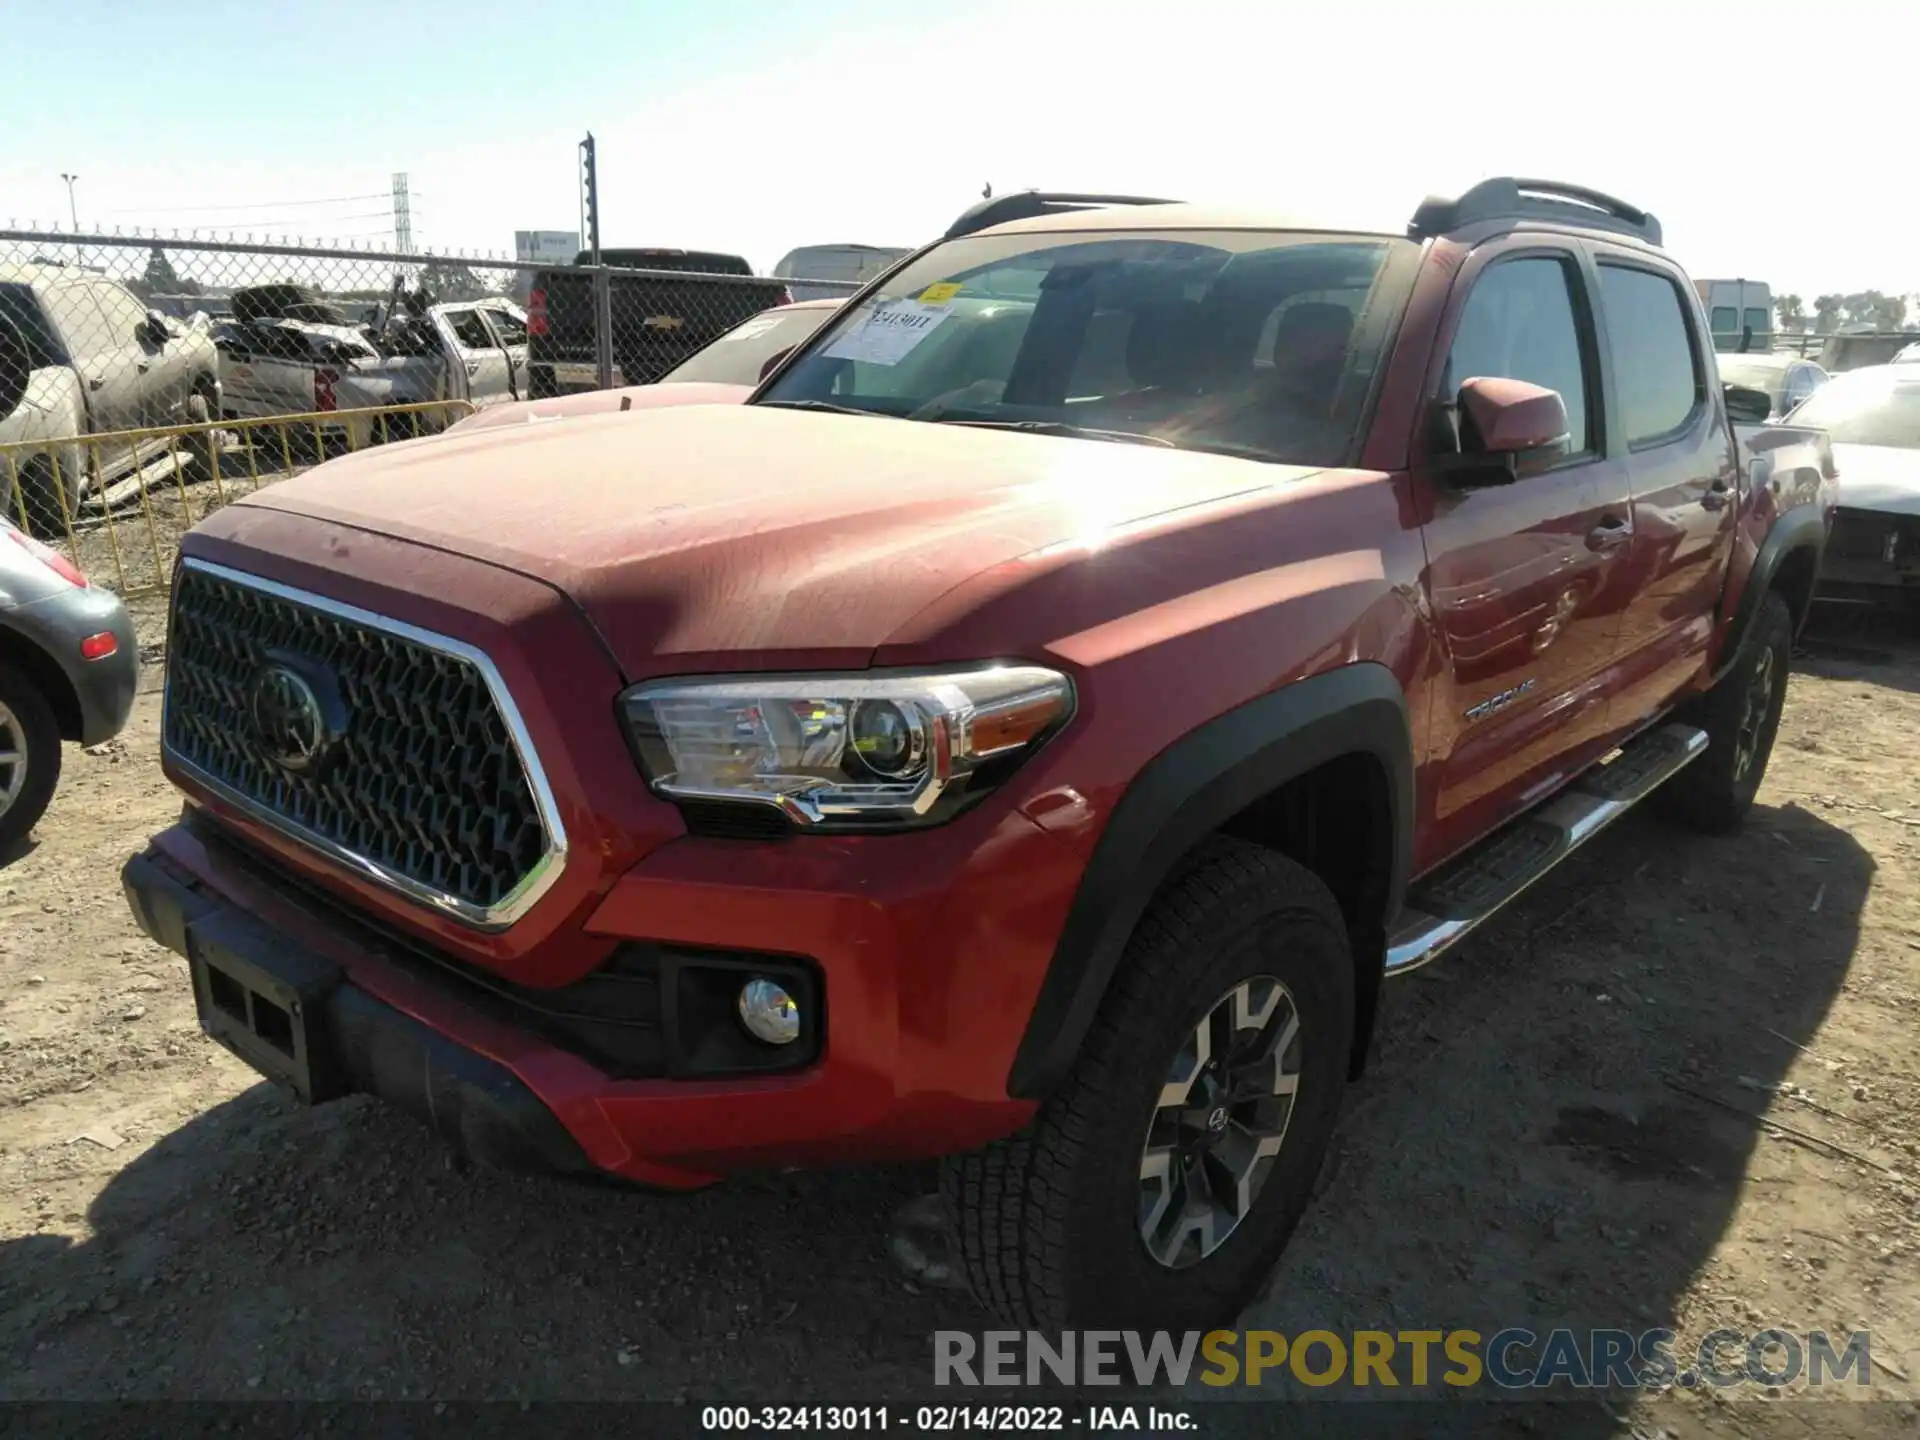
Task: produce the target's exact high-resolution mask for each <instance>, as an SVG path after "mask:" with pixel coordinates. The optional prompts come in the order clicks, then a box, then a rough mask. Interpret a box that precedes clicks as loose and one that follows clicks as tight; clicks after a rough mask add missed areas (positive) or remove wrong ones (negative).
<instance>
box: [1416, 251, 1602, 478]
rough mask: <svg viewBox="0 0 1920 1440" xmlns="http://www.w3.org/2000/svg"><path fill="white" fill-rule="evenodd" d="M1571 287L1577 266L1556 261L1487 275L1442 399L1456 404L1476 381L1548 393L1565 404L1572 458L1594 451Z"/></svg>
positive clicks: (1538, 259) (1462, 330)
mask: <svg viewBox="0 0 1920 1440" xmlns="http://www.w3.org/2000/svg"><path fill="white" fill-rule="evenodd" d="M1572 285H1573V271H1572V267H1571V263H1570V262H1569V261H1566V260H1560V259H1556V258H1553V257H1551V256H1544V255H1534V256H1526V257H1524V258H1521V259H1517V260H1499V261H1495V262H1494V263H1493V264H1491V265H1489V266H1488V267H1487V268H1486V269H1485V270H1484V271H1482V272H1481V274H1480V278H1479V279H1478V280H1476V281H1475V282H1474V286H1473V291H1472V293H1471V294H1469V295H1468V296H1467V303H1466V305H1465V307H1464V308H1462V310H1461V312H1460V326H1459V329H1458V330H1456V331H1455V332H1454V337H1453V350H1452V352H1451V353H1450V354H1449V355H1448V357H1447V372H1446V382H1445V393H1444V395H1443V396H1442V397H1441V398H1442V399H1445V400H1449V401H1450V400H1452V399H1453V397H1454V396H1455V395H1457V394H1458V393H1459V390H1460V387H1461V386H1462V385H1463V384H1465V383H1466V382H1467V381H1469V380H1473V379H1476V378H1500V379H1507V380H1525V381H1526V382H1527V383H1528V384H1530V385H1540V386H1544V387H1545V388H1546V389H1548V390H1555V391H1558V392H1559V394H1560V398H1561V400H1562V401H1563V402H1565V404H1566V407H1567V434H1568V436H1569V443H1568V452H1567V453H1568V454H1570V455H1579V454H1583V453H1585V452H1587V451H1589V450H1591V449H1592V448H1593V437H1592V433H1591V430H1592V427H1591V425H1590V423H1589V421H1588V406H1587V396H1588V394H1589V384H1588V366H1587V358H1586V355H1585V347H1584V345H1583V344H1582V342H1581V327H1580V323H1579V320H1578V318H1577V317H1576V315H1575V311H1574V308H1573V291H1572Z"/></svg>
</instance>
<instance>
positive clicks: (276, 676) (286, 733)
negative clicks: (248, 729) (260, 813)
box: [252, 665, 333, 775]
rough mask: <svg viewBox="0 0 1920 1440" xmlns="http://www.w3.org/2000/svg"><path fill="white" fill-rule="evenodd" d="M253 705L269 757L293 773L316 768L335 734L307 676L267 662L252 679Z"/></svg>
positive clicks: (258, 728) (255, 722)
mask: <svg viewBox="0 0 1920 1440" xmlns="http://www.w3.org/2000/svg"><path fill="white" fill-rule="evenodd" d="M252 705H253V725H254V729H255V730H256V731H258V732H259V735H260V743H261V745H262V746H263V747H264V748H265V749H266V752H267V758H268V759H269V760H271V761H273V763H274V764H276V765H278V766H279V767H280V768H281V769H282V770H285V771H288V772H289V773H291V774H294V775H302V774H305V773H306V772H308V771H309V770H311V769H313V768H314V767H315V765H316V764H317V763H318V762H319V760H320V758H321V756H322V754H323V753H324V752H325V750H326V747H327V744H328V742H329V741H330V740H331V739H332V738H333V736H332V735H331V733H330V732H329V728H328V725H327V714H326V711H325V709H323V708H322V706H321V704H320V697H319V695H318V694H316V693H315V692H314V688H313V686H312V685H310V684H308V683H307V680H306V678H305V677H304V676H302V675H301V674H299V673H298V672H297V671H295V670H291V669H289V668H288V667H287V666H285V665H268V666H267V667H266V668H265V669H263V670H262V671H261V672H260V674H259V677H258V678H257V679H255V680H254V682H253V701H252Z"/></svg>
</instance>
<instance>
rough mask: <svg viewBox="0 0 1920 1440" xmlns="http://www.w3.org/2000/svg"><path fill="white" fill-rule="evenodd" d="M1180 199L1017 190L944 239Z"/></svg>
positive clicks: (968, 216)
mask: <svg viewBox="0 0 1920 1440" xmlns="http://www.w3.org/2000/svg"><path fill="white" fill-rule="evenodd" d="M1179 203H1180V202H1179V201H1177V200H1156V199H1153V198H1151V197H1150V196H1146V195H1066V194H1056V193H1054V192H1052V191H1048V190H1016V191H1014V192H1013V193H1012V194H1011V195H996V196H995V197H994V198H993V199H991V200H982V201H981V202H980V203H979V204H978V205H974V206H972V207H970V208H969V209H968V210H967V211H966V213H965V214H963V215H962V216H961V217H960V218H959V219H958V220H956V221H954V222H953V224H951V225H949V226H948V227H947V233H946V235H945V236H944V237H942V238H944V239H947V240H952V239H955V238H956V237H958V236H961V235H971V234H973V233H974V232H975V231H976V230H985V229H986V228H987V227H988V226H989V225H1004V224H1006V223H1007V222H1008V221H1009V220H1031V219H1032V218H1033V217H1034V216H1036V215H1052V214H1055V213H1057V212H1059V211H1063V210H1094V209H1098V208H1099V207H1100V206H1103V205H1177V204H1179Z"/></svg>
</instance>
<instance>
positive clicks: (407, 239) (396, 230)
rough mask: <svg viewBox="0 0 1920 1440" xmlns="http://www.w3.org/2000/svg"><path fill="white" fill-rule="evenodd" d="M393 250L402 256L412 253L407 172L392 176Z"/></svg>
mask: <svg viewBox="0 0 1920 1440" xmlns="http://www.w3.org/2000/svg"><path fill="white" fill-rule="evenodd" d="M393 248H394V249H396V250H398V251H399V252H400V253H401V254H402V255H411V254H412V253H413V214H412V212H411V210H410V209H409V207H408V197H407V172H406V171H404V170H396V171H395V172H394V175H393Z"/></svg>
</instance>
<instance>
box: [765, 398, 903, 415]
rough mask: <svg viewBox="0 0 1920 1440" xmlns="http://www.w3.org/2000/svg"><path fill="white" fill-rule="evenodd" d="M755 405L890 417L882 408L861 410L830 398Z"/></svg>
mask: <svg viewBox="0 0 1920 1440" xmlns="http://www.w3.org/2000/svg"><path fill="white" fill-rule="evenodd" d="M754 403H755V404H756V405H764V406H766V407H767V408H768V409H769V410H819V411H823V412H825V413H826V414H828V415H878V416H880V417H881V418H882V419H891V418H892V417H891V416H889V415H887V413H886V412H885V411H884V410H862V409H860V408H859V407H858V406H854V405H836V404H834V403H833V402H832V401H831V400H756V401H755V402H754Z"/></svg>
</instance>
